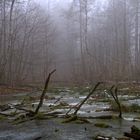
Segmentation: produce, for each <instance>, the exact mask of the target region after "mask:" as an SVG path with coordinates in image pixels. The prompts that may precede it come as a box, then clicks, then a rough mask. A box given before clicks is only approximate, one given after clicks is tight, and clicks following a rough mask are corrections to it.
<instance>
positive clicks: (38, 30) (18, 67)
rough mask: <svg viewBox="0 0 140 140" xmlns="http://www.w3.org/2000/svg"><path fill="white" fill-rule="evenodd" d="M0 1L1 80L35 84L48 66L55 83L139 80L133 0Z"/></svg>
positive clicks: (137, 28)
mask: <svg viewBox="0 0 140 140" xmlns="http://www.w3.org/2000/svg"><path fill="white" fill-rule="evenodd" d="M0 4H1V20H2V22H1V25H0V28H1V36H0V37H1V38H0V40H1V42H0V43H1V47H0V56H1V61H0V81H1V83H6V84H12V85H16V84H17V83H20V84H33V83H34V84H35V83H40V84H41V83H43V82H44V80H45V78H46V75H47V74H48V72H49V71H50V70H51V69H54V68H55V69H56V70H57V72H56V75H55V77H54V79H53V81H54V83H56V84H60V83H61V84H66V83H67V84H70V85H71V84H81V85H85V84H91V83H95V82H97V81H103V82H109V81H115V82H132V81H135V82H138V81H139V76H138V75H139V73H140V67H139V65H140V57H139V56H140V51H139V44H140V43H139V40H140V39H139V13H138V12H137V11H139V7H137V6H136V5H138V4H137V2H135V1H134V2H132V1H130V0H126V1H121V0H120V1H114V0H104V1H101V0H94V1H92V0H88V1H83V2H79V1H78V0H75V1H72V0H67V1H66V0H65V1H64V0H40V1H39V0H30V1H23V2H22V1H20V2H18V1H15V3H14V4H13V5H10V2H8V1H6V2H5V3H3V2H1V3H0ZM4 5H7V6H6V7H4ZM12 6H13V7H12ZM9 9H11V10H9Z"/></svg>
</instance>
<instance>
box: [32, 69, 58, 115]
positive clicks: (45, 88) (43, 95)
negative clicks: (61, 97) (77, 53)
mask: <svg viewBox="0 0 140 140" xmlns="http://www.w3.org/2000/svg"><path fill="white" fill-rule="evenodd" d="M55 71H56V69H55V70H53V71H52V72H50V73H49V75H48V77H47V79H46V82H45V86H44V89H43V92H42V94H41V96H40V101H39V104H38V106H37V108H36V110H35V114H37V113H38V111H39V109H40V108H41V106H42V105H43V100H44V97H45V94H46V91H47V88H48V84H49V81H50V78H51V75H52V74H53V73H54V72H55Z"/></svg>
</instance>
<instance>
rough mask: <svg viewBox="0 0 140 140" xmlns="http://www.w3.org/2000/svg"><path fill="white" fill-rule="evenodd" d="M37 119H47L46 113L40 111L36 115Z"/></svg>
mask: <svg viewBox="0 0 140 140" xmlns="http://www.w3.org/2000/svg"><path fill="white" fill-rule="evenodd" d="M35 119H37V120H43V119H46V116H45V114H43V113H42V112H38V113H37V114H36V115H35Z"/></svg>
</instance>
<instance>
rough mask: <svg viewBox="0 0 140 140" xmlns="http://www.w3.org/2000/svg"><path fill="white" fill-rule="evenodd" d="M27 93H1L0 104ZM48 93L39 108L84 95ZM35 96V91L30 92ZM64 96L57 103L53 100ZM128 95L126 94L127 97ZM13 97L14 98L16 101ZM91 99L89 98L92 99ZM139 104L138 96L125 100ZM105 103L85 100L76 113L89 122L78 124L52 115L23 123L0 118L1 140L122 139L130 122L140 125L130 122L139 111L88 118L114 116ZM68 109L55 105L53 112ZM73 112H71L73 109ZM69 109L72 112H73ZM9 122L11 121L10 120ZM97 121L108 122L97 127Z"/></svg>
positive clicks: (72, 101) (73, 101)
mask: <svg viewBox="0 0 140 140" xmlns="http://www.w3.org/2000/svg"><path fill="white" fill-rule="evenodd" d="M25 95H26V94H17V95H12V97H11V96H8V95H6V96H3V97H2V98H1V99H0V101H1V104H4V103H14V104H16V103H19V101H20V99H22V98H21V97H22V96H25ZM49 95H50V96H54V97H55V99H51V100H45V101H44V105H43V107H42V111H45V110H48V108H49V106H58V105H59V104H60V102H63V103H67V104H68V105H70V106H74V105H76V104H77V103H79V102H80V101H82V100H83V98H85V97H86V95H82V96H80V95H79V94H76V95H71V96H70V95H69V94H67V93H65V94H64V93H62V94H61V95H59V96H58V95H55V94H49ZM33 96H36V94H33ZM61 96H62V97H63V98H62V99H61V100H60V101H59V102H57V103H56V104H54V103H55V101H56V100H57V99H58V98H60V97H61ZM127 98H129V97H127ZM15 99H16V100H15ZM91 100H92V99H91ZM130 102H132V103H138V104H139V103H140V102H139V100H138V99H137V102H135V101H134V100H132V99H131V100H128V101H125V103H126V104H127V103H130ZM33 104H34V106H36V104H38V102H34V103H33ZM109 106H110V105H109V103H108V102H101V101H100V102H97V101H93V102H90V103H85V104H84V105H83V106H82V108H81V109H80V111H79V112H78V116H81V117H87V118H88V117H89V119H88V120H89V121H90V122H91V123H89V124H86V123H84V124H77V123H74V122H71V123H62V121H63V120H64V119H63V118H55V119H46V120H33V121H27V122H25V123H21V124H18V125H13V124H12V123H11V122H10V121H9V120H2V121H0V140H93V137H95V136H96V135H98V134H99V135H103V136H110V137H114V139H115V137H117V138H121V137H124V136H123V133H124V132H130V127H131V126H132V125H136V126H137V127H140V121H139V120H138V121H133V118H135V117H140V116H139V114H138V113H123V117H124V119H122V120H120V119H91V117H95V116H102V115H104V116H105V115H112V114H114V115H116V114H115V113H113V112H110V111H104V110H105V109H108V108H109ZM68 110H69V109H68V108H67V106H65V109H63V107H60V108H59V107H58V108H57V107H55V109H53V111H54V112H60V116H61V115H63V114H65V113H66V112H67V111H68ZM72 112H73V111H72ZM72 112H71V113H72ZM9 122H10V123H9ZM96 123H104V124H107V125H108V126H110V127H108V128H100V127H96V126H95V124H96Z"/></svg>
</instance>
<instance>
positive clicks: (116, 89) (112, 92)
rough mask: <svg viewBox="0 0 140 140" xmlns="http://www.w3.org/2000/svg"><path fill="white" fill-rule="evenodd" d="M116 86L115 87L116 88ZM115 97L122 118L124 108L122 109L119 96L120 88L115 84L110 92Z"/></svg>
mask: <svg viewBox="0 0 140 140" xmlns="http://www.w3.org/2000/svg"><path fill="white" fill-rule="evenodd" d="M114 88H115V89H114ZM108 93H109V94H110V95H111V96H112V97H113V99H114V101H115V102H116V104H117V105H118V109H119V118H122V109H121V103H120V101H119V98H118V88H117V87H115V86H112V87H111V88H110V90H109V92H108Z"/></svg>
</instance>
